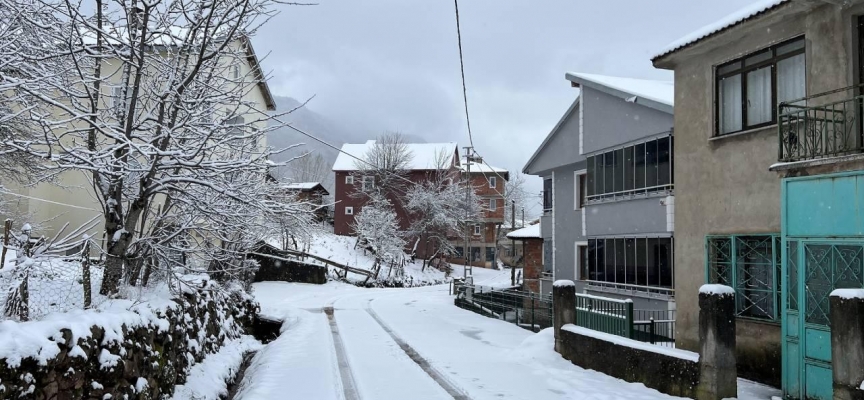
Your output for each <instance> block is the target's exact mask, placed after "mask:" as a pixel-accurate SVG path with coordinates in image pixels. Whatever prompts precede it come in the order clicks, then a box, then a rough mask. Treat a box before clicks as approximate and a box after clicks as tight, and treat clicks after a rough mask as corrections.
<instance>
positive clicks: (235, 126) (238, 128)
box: [225, 116, 246, 136]
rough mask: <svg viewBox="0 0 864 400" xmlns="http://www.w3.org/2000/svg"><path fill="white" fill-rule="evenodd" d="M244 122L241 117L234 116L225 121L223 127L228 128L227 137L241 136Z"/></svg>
mask: <svg viewBox="0 0 864 400" xmlns="http://www.w3.org/2000/svg"><path fill="white" fill-rule="evenodd" d="M245 122H246V120H245V119H244V118H243V117H241V116H236V117H234V118H230V119H228V120H227V121H225V125H226V126H227V127H228V135H229V136H243V124H244V123H245Z"/></svg>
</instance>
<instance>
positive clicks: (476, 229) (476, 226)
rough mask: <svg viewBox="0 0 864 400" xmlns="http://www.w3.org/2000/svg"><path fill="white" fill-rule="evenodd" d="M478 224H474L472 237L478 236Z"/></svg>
mask: <svg viewBox="0 0 864 400" xmlns="http://www.w3.org/2000/svg"><path fill="white" fill-rule="evenodd" d="M480 233H481V231H480V224H474V236H480Z"/></svg>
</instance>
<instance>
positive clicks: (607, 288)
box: [523, 73, 675, 310]
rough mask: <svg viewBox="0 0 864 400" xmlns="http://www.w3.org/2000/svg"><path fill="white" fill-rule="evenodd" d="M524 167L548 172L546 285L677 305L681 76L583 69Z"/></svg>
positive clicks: (656, 305)
mask: <svg viewBox="0 0 864 400" xmlns="http://www.w3.org/2000/svg"><path fill="white" fill-rule="evenodd" d="M566 78H567V80H568V81H570V82H571V84H572V86H574V87H578V88H579V89H580V93H579V97H578V98H577V99H576V100H575V101H574V102H573V104H572V105H571V106H570V108H569V109H568V110H567V112H566V113H565V114H564V115H563V116H562V117H561V120H560V121H559V122H558V124H557V125H556V126H555V127H554V128H553V129H552V131H551V132H550V133H549V135H548V136H547V137H546V139H545V140H544V141H543V143H542V144H541V145H540V147H539V148H538V149H537V151H536V152H535V153H534V155H533V156H532V157H531V159H530V160H529V161H528V163H527V164H526V165H525V167H524V169H523V172H524V173H526V174H529V175H537V176H540V177H542V178H543V180H544V183H543V187H544V196H543V204H544V213H543V216H542V217H541V222H540V230H541V236H542V238H543V246H544V251H543V254H544V255H543V265H544V269H545V272H546V273H545V277H544V278H543V279H541V292H543V293H549V292H550V291H551V282H552V281H553V280H557V279H571V280H575V281H576V282H577V285H578V288H577V289H578V291H580V292H586V293H591V294H599V295H603V296H608V297H617V298H631V299H633V300H634V302H635V303H636V305H635V306H636V308H637V309H651V310H658V309H659V310H674V307H675V303H674V293H675V292H674V282H673V279H672V277H673V273H672V271H673V269H674V265H673V256H672V255H673V234H672V233H673V228H674V221H673V214H672V207H673V204H674V197H672V195H673V176H672V173H671V171H672V157H671V148H672V122H673V121H672V104H673V102H672V93H673V88H672V83H671V82H659V81H648V80H641V79H630V78H617V77H609V76H601V75H591V74H582V73H568V74H567V75H566Z"/></svg>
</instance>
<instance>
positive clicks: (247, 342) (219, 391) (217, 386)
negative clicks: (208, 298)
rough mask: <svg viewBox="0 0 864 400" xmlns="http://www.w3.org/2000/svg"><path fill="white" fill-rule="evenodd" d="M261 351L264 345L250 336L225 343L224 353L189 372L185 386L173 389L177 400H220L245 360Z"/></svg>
mask: <svg viewBox="0 0 864 400" xmlns="http://www.w3.org/2000/svg"><path fill="white" fill-rule="evenodd" d="M261 348H262V345H261V342H259V341H258V340H256V339H255V338H253V337H252V336H249V335H244V336H241V337H239V338H237V339H232V340H230V341H227V342H225V344H224V345H223V346H222V348H221V349H219V351H218V352H216V353H214V354H210V355H208V356H207V357H206V358H204V361H202V362H200V363H198V364H195V365H193V366H192V368H191V369H190V370H189V376H188V377H187V378H186V383H185V384H183V385H177V386H176V387H175V388H174V399H175V400H186V399H200V400H219V399H221V398H224V396H226V395H227V394H228V386H227V382H228V381H229V380H230V379H233V378H234V376H235V375H236V374H237V371H238V370H239V369H240V365H241V364H242V363H243V357H244V356H245V355H246V354H247V353H249V352H253V351H258V350H260V349H261Z"/></svg>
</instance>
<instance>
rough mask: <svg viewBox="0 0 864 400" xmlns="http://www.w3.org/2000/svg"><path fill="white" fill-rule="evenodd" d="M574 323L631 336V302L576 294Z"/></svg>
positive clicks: (618, 334)
mask: <svg viewBox="0 0 864 400" xmlns="http://www.w3.org/2000/svg"><path fill="white" fill-rule="evenodd" d="M576 325H578V326H581V327H583V328H588V329H592V330H595V331H599V332H605V333H609V334H612V335H617V336H623V337H626V338H630V339H632V338H633V302H632V301H630V300H618V299H610V298H607V297H600V296H592V295H590V294H576Z"/></svg>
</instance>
